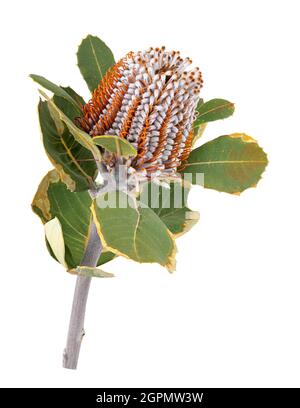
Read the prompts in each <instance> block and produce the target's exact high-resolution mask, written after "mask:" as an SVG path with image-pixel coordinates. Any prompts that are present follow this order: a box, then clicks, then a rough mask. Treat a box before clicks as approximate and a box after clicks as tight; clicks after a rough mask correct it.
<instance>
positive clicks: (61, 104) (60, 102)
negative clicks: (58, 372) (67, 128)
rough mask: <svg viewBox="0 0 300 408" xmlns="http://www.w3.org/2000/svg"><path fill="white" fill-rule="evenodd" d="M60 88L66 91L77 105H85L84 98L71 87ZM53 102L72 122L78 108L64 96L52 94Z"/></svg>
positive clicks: (76, 115)
mask: <svg viewBox="0 0 300 408" xmlns="http://www.w3.org/2000/svg"><path fill="white" fill-rule="evenodd" d="M62 89H63V90H64V91H66V92H67V93H68V94H69V95H70V96H71V97H72V98H73V99H74V100H75V101H76V102H77V103H78V105H80V106H84V105H85V101H84V99H83V98H82V97H81V96H80V95H78V94H77V93H76V92H75V91H74V90H73V89H72V88H70V87H69V86H68V87H62ZM53 102H54V103H55V105H56V106H57V107H58V108H59V109H60V110H61V111H62V112H63V113H64V114H65V115H66V116H67V117H68V118H69V119H71V120H72V122H74V120H75V119H76V118H77V117H78V110H77V109H76V108H75V107H74V105H73V104H71V103H70V102H69V101H67V100H66V99H65V98H62V97H61V96H57V95H53Z"/></svg>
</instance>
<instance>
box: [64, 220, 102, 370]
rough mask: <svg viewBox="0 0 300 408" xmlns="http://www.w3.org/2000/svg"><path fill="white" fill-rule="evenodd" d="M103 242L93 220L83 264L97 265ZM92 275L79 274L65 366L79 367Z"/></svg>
mask: <svg viewBox="0 0 300 408" xmlns="http://www.w3.org/2000/svg"><path fill="white" fill-rule="evenodd" d="M101 251H102V244H101V240H100V238H99V235H98V233H97V229H96V225H95V223H94V222H92V225H91V229H90V235H89V239H88V243H87V246H86V249H85V252H84V255H83V258H82V261H81V266H89V267H96V266H97V262H98V259H99V257H100V255H101ZM91 279H92V278H91V277H86V276H78V277H77V281H76V286H75V292H74V298H73V305H72V311H71V317H70V324H69V332H68V338H67V345H66V348H65V350H64V353H63V367H64V368H69V369H72V370H75V369H76V368H77V363H78V358H79V352H80V346H81V341H82V338H83V336H84V317H85V309H86V303H87V298H88V293H89V288H90V284H91Z"/></svg>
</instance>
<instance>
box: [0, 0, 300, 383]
mask: <svg viewBox="0 0 300 408" xmlns="http://www.w3.org/2000/svg"><path fill="white" fill-rule="evenodd" d="M297 3H298V2H297V1H291V0H285V1H275V0H272V1H253V0H252V1H229V0H227V1H226V2H225V1H212V0H210V1H199V0H197V1H190V0H184V1H177V0H176V1H175V0H172V1H166V0H159V1H157V0H151V1H132V0H126V1H108V2H102V1H89V0H85V1H75V0H73V1H62V0H60V1H55V0H52V1H48V2H46V1H43V2H41V1H29V0H27V1H12V0H10V1H9V2H5V3H3V4H2V6H1V17H0V19H1V21H0V30H1V37H0V38H1V62H0V70H1V76H0V80H1V86H0V91H1V97H0V104H1V110H0V112H1V144H0V146H1V155H0V165H1V224H0V225H1V230H0V232H1V235H0V236H1V272H0V313H1V324H0V331H1V334H0V343H1V348H0V386H2V387H4V386H11V387H16V386H21V387H39V386H44V387H52V386H57V387H63V386H67V387H79V386H82V387H85V386H95V387H107V386H110V387H117V386H124V387H129V386H134V387H144V386H148V387H150V386H172V387H179V386H195V387H206V386H207V387H233V386H245V387H251V386H259V387H262V386H270V387H279V386H297V387H299V386H300V371H299V366H300V347H299V344H300V325H299V311H300V310H299V306H300V297H299V285H300V277H299V273H300V268H299V231H300V223H299V208H300V206H299V204H300V203H299V201H300V200H299V186H300V183H299V155H300V141H299V140H300V134H299V111H300V106H299V91H300V89H299V75H300V74H299V73H300V66H299V65H300V64H299V36H300V32H299V31H300V30H299V17H298V16H299V10H298V7H297ZM88 33H91V34H94V35H98V36H99V37H100V38H102V39H103V40H104V41H105V42H106V43H107V44H108V45H109V46H110V47H111V48H112V50H113V51H114V53H115V57H116V58H120V57H122V56H123V55H124V54H125V53H127V52H128V51H129V50H140V49H144V48H146V47H148V46H151V45H152V46H157V45H166V46H167V47H168V48H171V49H178V50H181V52H182V55H183V56H190V57H191V58H192V59H193V60H194V62H195V63H196V64H197V65H199V67H200V68H201V70H202V72H203V77H204V81H205V82H204V88H203V91H202V96H203V98H204V99H206V100H207V99H210V98H213V97H220V98H225V99H229V100H231V101H233V102H235V103H236V112H235V114H234V116H233V117H232V118H230V119H227V120H225V121H220V122H215V123H212V124H210V125H209V126H208V129H207V131H206V134H205V136H204V137H203V140H202V141H203V142H205V141H207V140H209V139H211V138H213V137H216V136H219V135H222V134H228V133H233V132H246V133H248V134H250V135H251V136H253V137H254V138H255V139H257V140H258V141H259V144H260V145H261V146H262V147H263V148H264V149H265V151H266V152H267V153H268V157H269V161H270V164H269V166H268V168H267V171H266V173H265V174H264V176H263V179H262V181H261V182H260V183H259V185H258V187H257V188H256V189H250V190H248V191H246V192H245V193H243V194H242V195H241V196H240V197H237V196H230V195H226V194H223V193H218V192H215V191H211V190H203V189H201V188H200V187H199V188H195V190H194V191H193V193H192V197H191V200H190V206H191V207H192V208H193V209H199V211H200V213H201V219H200V222H199V224H198V225H197V226H196V227H195V228H194V229H193V230H192V231H191V232H190V233H189V234H187V235H186V236H184V237H182V238H180V239H179V240H178V242H177V243H178V249H179V253H178V257H177V259H178V263H177V271H176V273H175V274H173V275H170V274H168V272H166V271H165V270H164V269H163V268H161V267H159V266H155V265H145V266H144V265H142V266H140V265H138V264H135V263H134V262H130V261H128V260H124V259H118V260H116V261H114V262H113V263H111V264H108V265H107V266H106V270H108V271H110V272H113V273H115V274H116V275H117V277H116V278H114V279H106V280H105V279H102V280H101V279H94V280H93V282H92V288H91V292H90V297H89V302H88V310H87V319H86V336H85V338H84V341H83V344H82V350H81V356H80V363H79V368H78V370H77V371H70V370H64V369H62V368H61V355H62V350H63V347H64V345H65V339H66V334H67V325H68V320H69V313H70V307H71V301H72V296H73V288H74V284H75V278H74V276H71V275H69V274H67V273H66V272H64V270H63V269H62V267H61V266H60V265H58V264H57V263H56V262H55V261H53V260H52V259H51V258H50V257H49V255H48V253H47V250H46V248H45V245H44V242H43V228H42V225H41V223H40V221H39V219H38V218H37V217H36V216H35V215H34V214H33V213H32V212H31V210H30V203H31V199H32V196H33V194H34V193H35V190H36V187H37V185H38V183H39V181H40V179H41V178H42V177H43V176H44V174H45V173H46V172H47V171H48V170H49V169H51V165H50V163H49V162H48V160H47V158H46V155H45V154H44V151H43V147H42V144H41V140H40V132H39V125H38V118H37V109H36V105H37V102H38V93H37V87H36V85H35V84H34V83H33V82H32V81H31V80H30V79H29V78H28V74H30V73H36V74H41V75H44V76H45V77H47V78H48V79H50V80H52V81H54V82H56V83H59V84H62V85H70V86H72V87H73V88H75V89H76V90H77V91H78V92H79V93H81V94H82V95H83V96H84V97H85V98H88V90H87V87H86V85H85V83H84V81H83V79H82V78H81V76H80V72H79V70H78V69H77V67H76V56H75V53H76V49H77V46H78V44H79V43H80V41H81V39H82V38H83V37H85V36H86V35H87V34H88Z"/></svg>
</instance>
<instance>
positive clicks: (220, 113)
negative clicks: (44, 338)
mask: <svg viewBox="0 0 300 408" xmlns="http://www.w3.org/2000/svg"><path fill="white" fill-rule="evenodd" d="M196 111H197V113H198V115H197V118H196V120H195V122H194V125H193V126H194V127H196V128H197V127H199V125H201V124H202V123H207V122H213V121H214V120H219V119H225V118H228V117H229V116H231V115H232V114H233V112H234V104H233V103H232V102H229V101H226V100H225V99H211V100H210V101H208V102H205V103H202V104H200V106H199V107H197V109H196Z"/></svg>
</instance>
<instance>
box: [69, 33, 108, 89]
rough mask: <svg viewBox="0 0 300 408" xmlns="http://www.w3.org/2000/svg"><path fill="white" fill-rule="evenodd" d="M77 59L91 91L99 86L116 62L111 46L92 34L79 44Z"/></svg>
mask: <svg viewBox="0 0 300 408" xmlns="http://www.w3.org/2000/svg"><path fill="white" fill-rule="evenodd" d="M77 61H78V67H79V69H80V72H81V74H82V76H83V78H84V79H85V82H86V83H87V86H88V87H89V90H90V91H91V92H93V91H94V90H95V89H96V88H97V86H98V85H99V82H100V81H101V79H102V78H103V77H104V75H105V73H106V71H107V70H108V69H109V68H110V67H111V66H112V65H114V63H115V59H114V56H113V53H112V52H111V50H110V48H108V46H107V45H106V44H105V43H104V42H103V41H101V40H100V38H98V37H94V36H92V35H88V36H87V37H86V38H85V39H84V40H82V42H81V44H80V45H79V48H78V52H77Z"/></svg>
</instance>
